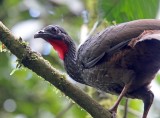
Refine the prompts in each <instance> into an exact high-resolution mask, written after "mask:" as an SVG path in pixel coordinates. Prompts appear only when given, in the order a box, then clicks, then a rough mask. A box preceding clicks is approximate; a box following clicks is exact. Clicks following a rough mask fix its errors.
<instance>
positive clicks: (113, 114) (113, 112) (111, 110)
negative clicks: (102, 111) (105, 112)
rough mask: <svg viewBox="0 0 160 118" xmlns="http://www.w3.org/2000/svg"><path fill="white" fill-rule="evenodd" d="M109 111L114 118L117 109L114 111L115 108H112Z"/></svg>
mask: <svg viewBox="0 0 160 118" xmlns="http://www.w3.org/2000/svg"><path fill="white" fill-rule="evenodd" d="M109 111H110V112H111V114H112V118H116V115H117V109H115V107H112V108H111V109H109Z"/></svg>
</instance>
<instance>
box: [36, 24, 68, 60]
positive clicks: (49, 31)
mask: <svg viewBox="0 0 160 118" xmlns="http://www.w3.org/2000/svg"><path fill="white" fill-rule="evenodd" d="M68 37H69V36H68V34H67V33H66V32H65V30H64V29H63V28H61V27H59V26H57V25H49V26H47V27H45V28H43V29H42V30H40V31H39V32H37V33H36V34H35V35H34V38H43V39H44V40H46V41H47V42H49V43H50V44H51V45H52V46H53V48H54V49H55V50H56V51H57V52H58V55H59V57H60V58H61V59H62V60H64V57H65V54H66V53H67V51H68V41H67V40H68Z"/></svg>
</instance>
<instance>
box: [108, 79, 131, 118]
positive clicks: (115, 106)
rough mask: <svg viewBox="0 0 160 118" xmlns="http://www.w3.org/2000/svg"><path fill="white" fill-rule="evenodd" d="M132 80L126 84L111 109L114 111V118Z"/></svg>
mask: <svg viewBox="0 0 160 118" xmlns="http://www.w3.org/2000/svg"><path fill="white" fill-rule="evenodd" d="M131 83H132V81H130V82H129V83H128V84H126V85H125V86H124V88H123V90H122V92H121V93H120V95H119V97H118V99H117V101H116V103H115V104H114V105H113V107H112V108H111V109H110V112H112V116H113V118H116V112H117V108H118V105H119V103H120V101H121V99H122V98H123V96H124V95H125V94H126V93H127V91H128V88H129V87H130V85H131Z"/></svg>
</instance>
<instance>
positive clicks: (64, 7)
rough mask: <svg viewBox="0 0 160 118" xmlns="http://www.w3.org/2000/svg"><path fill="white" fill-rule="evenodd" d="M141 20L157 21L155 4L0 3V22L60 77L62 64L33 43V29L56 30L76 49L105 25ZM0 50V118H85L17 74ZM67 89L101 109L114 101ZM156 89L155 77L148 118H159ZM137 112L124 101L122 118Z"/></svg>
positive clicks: (136, 103)
mask: <svg viewBox="0 0 160 118" xmlns="http://www.w3.org/2000/svg"><path fill="white" fill-rule="evenodd" d="M143 18H160V16H159V0H0V20H1V21H2V22H3V23H4V24H5V25H6V26H7V27H8V28H10V29H11V30H12V32H13V33H14V35H16V36H21V37H22V38H23V40H25V41H27V42H28V43H29V45H30V46H31V48H32V49H33V50H34V51H37V52H39V53H41V54H42V55H43V57H44V58H45V59H47V60H49V61H50V62H51V63H52V65H53V66H54V67H55V68H57V69H58V70H60V71H62V72H64V73H65V71H64V68H63V64H62V62H61V61H60V60H59V58H58V56H57V54H56V52H55V51H53V50H51V46H50V45H49V44H47V43H46V42H44V41H43V40H38V41H37V40H36V39H33V35H34V33H35V32H37V31H38V30H39V29H41V28H43V27H44V26H46V25H48V24H58V25H61V26H62V27H64V29H65V30H66V31H67V32H68V33H69V35H70V36H71V37H72V38H73V39H74V40H75V42H76V43H77V45H78V44H80V43H81V42H83V41H84V40H85V39H86V38H87V36H88V35H90V34H92V33H93V32H98V31H101V30H102V29H104V28H106V27H107V26H109V25H116V24H117V23H121V22H126V21H130V20H136V19H143ZM0 49H1V52H0V118H91V116H89V114H88V113H86V112H85V111H84V110H83V109H82V108H80V107H79V106H78V105H76V104H75V103H74V102H73V101H72V100H71V99H69V98H68V97H66V96H65V95H64V94H63V93H61V92H60V91H59V90H57V89H56V88H55V87H53V86H52V85H50V84H49V83H48V82H46V81H44V79H43V78H41V77H39V76H37V75H36V74H35V73H33V72H32V71H30V70H28V69H27V68H24V67H21V68H20V69H17V68H16V64H17V62H16V57H15V56H13V55H12V54H10V53H9V52H8V51H5V50H4V49H3V50H2V44H1V43H0ZM70 81H72V80H70ZM72 82H73V81H72ZM73 84H76V85H77V86H80V87H81V88H82V89H83V90H85V91H86V92H87V93H88V94H89V95H90V96H92V97H93V98H94V99H96V100H97V101H98V102H99V103H100V104H102V105H104V106H105V107H106V108H109V107H110V106H112V105H113V103H114V102H115V100H116V99H117V97H116V96H112V95H109V94H103V93H99V92H97V91H96V90H95V89H93V88H89V87H85V86H82V85H79V84H77V83H76V82H73ZM159 84H160V75H159V74H158V75H157V79H156V80H155V81H154V82H153V83H152V90H153V91H154V94H155V99H154V103H153V106H152V108H151V111H150V113H149V117H148V118H160V113H159V111H160V105H158V104H160V92H159V91H160V89H159V87H160V85H159ZM158 93H159V94H158ZM124 104H125V100H123V101H122V102H121V105H120V107H119V109H118V116H119V118H123V115H124ZM142 111H143V103H142V101H140V100H129V113H128V118H139V117H140V116H141V115H142Z"/></svg>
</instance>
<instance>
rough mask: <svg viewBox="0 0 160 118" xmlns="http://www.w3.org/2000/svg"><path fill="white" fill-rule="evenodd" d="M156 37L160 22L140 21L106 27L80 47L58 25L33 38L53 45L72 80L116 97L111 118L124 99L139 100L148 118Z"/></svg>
mask: <svg viewBox="0 0 160 118" xmlns="http://www.w3.org/2000/svg"><path fill="white" fill-rule="evenodd" d="M158 34H160V20H156V19H140V20H133V21H129V22H125V23H120V24H117V25H114V26H109V27H107V28H106V29H104V30H102V31H100V32H98V33H96V34H94V35H92V36H90V37H89V38H88V39H87V40H86V41H85V42H84V43H83V44H82V45H81V46H79V48H77V46H76V44H75V43H74V41H73V40H72V38H71V37H70V36H69V34H68V33H67V32H66V31H65V30H64V29H63V28H62V27H60V26H58V25H48V26H46V27H44V28H43V29H42V30H40V31H38V32H37V33H35V35H34V38H42V39H44V40H45V41H47V42H48V43H50V44H51V45H52V46H53V49H54V50H56V51H57V53H58V56H59V58H60V59H61V60H62V61H63V63H64V67H65V70H66V72H67V73H68V75H69V76H70V77H71V78H72V79H73V80H75V81H77V82H79V83H81V84H85V85H88V86H91V87H94V88H96V89H98V90H101V91H104V92H106V93H110V94H114V95H118V96H119V97H118V99H117V101H116V102H115V104H114V105H113V107H112V108H110V109H109V110H110V112H111V113H112V116H113V118H116V112H117V109H118V105H119V103H120V101H121V99H122V98H123V97H127V98H132V99H140V100H142V101H143V103H144V112H143V116H142V118H147V115H148V112H149V109H150V107H151V105H152V102H153V99H154V94H153V92H152V91H151V90H150V83H151V81H152V80H153V79H154V78H155V75H156V73H157V72H158V70H159V68H160V38H157V37H158V36H160V35H158ZM155 37H156V38H155Z"/></svg>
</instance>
